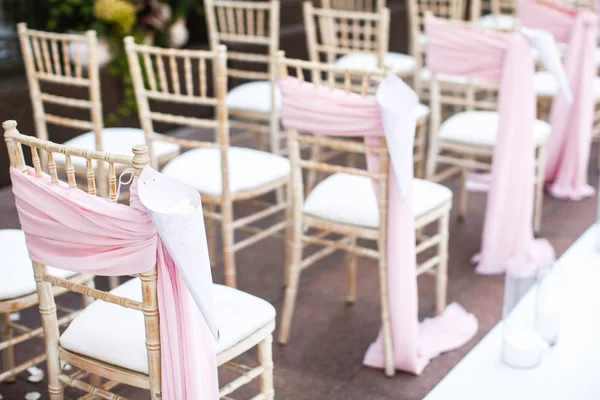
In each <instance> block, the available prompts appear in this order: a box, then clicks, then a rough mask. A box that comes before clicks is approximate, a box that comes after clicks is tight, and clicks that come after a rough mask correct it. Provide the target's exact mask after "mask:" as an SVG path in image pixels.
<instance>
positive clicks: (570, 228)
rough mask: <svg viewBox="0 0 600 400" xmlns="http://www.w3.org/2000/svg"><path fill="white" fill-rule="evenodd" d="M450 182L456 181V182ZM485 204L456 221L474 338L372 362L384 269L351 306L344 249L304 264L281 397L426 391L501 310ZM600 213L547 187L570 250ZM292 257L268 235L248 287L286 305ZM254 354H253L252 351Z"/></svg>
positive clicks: (245, 277) (13, 391)
mask: <svg viewBox="0 0 600 400" xmlns="http://www.w3.org/2000/svg"><path fill="white" fill-rule="evenodd" d="M186 136H187V134H186ZM596 147H597V146H595V148H594V149H593V152H592V160H593V161H592V162H591V163H590V164H591V165H590V182H592V183H593V184H594V186H596V187H597V182H598V174H597V172H596V168H595V166H596V165H597V161H596V158H597V157H598V150H597V148H596ZM446 184H447V185H448V186H449V187H451V188H452V189H453V190H454V189H455V186H456V185H455V182H454V181H449V182H446ZM517 195H518V194H517V193H516V194H515V196H517ZM484 210H485V195H483V194H471V196H470V202H469V214H468V216H467V217H466V219H465V221H463V222H458V221H457V218H456V216H455V211H453V216H452V219H451V225H450V247H449V253H450V260H449V268H448V270H449V287H448V302H449V303H450V302H458V303H460V304H461V305H462V306H464V307H465V308H466V309H467V310H468V311H469V312H472V313H474V314H475V315H476V316H477V318H478V319H479V331H478V333H477V336H476V337H475V338H474V339H473V340H471V341H470V342H469V343H468V344H467V345H465V346H463V347H462V348H460V349H458V350H456V351H452V352H449V353H447V354H444V355H442V356H440V357H438V358H436V359H434V360H433V361H432V362H431V363H430V365H429V366H428V367H427V368H426V369H425V371H424V372H423V373H422V374H421V376H418V377H415V376H412V375H409V374H406V373H402V372H399V373H398V374H397V375H396V376H395V377H393V378H386V377H385V376H384V374H383V372H382V371H379V370H373V369H369V368H365V367H363V366H362V364H361V362H362V358H363V355H364V353H365V351H366V349H367V347H368V346H369V344H370V343H371V341H372V340H374V339H375V337H376V335H377V332H378V330H379V326H380V319H379V300H378V299H379V294H378V277H377V268H376V266H375V263H374V262H373V261H371V260H364V259H362V260H360V261H359V279H358V299H357V302H356V304H354V305H353V306H347V305H346V304H345V303H344V301H343V299H344V296H345V286H346V282H345V272H346V270H345V266H344V259H343V254H342V253H339V252H338V253H336V254H334V255H333V256H331V257H329V258H326V259H325V260H323V261H322V262H320V263H319V264H318V265H315V266H314V267H311V268H309V269H308V270H306V271H305V272H304V273H303V275H302V278H301V283H300V290H299V294H298V300H297V307H296V313H295V316H294V322H293V326H292V334H291V336H290V340H289V344H288V345H287V346H285V347H283V346H280V345H279V344H277V342H276V337H275V341H274V344H273V356H274V363H275V371H274V372H275V397H276V399H293V400H317V399H329V400H355V399H357V400H358V399H368V400H418V399H422V398H423V397H424V396H425V395H426V394H427V393H428V392H429V391H430V390H431V389H432V388H433V387H434V386H435V385H436V383H437V382H439V381H440V380H441V379H442V378H443V377H444V376H445V375H446V374H447V373H448V371H449V370H450V369H451V368H452V367H453V366H454V365H455V364H456V363H457V362H458V361H459V360H460V359H461V358H462V357H463V356H464V355H465V354H466V353H468V352H469V350H470V349H471V348H473V346H474V345H475V344H476V343H477V342H478V341H479V340H480V339H481V338H482V337H483V336H484V335H485V334H486V333H487V332H488V331H489V330H490V329H491V328H492V327H493V326H494V325H495V324H496V323H497V322H498V320H499V319H500V316H501V308H502V295H503V287H504V277H503V276H481V275H476V274H475V273H474V268H473V266H472V265H471V263H470V258H471V256H472V255H473V254H475V253H476V252H477V251H478V249H479V246H480V237H481V230H482V221H483V215H484ZM242 212H243V210H242ZM595 218H596V197H593V198H590V199H586V200H584V201H581V202H573V201H570V202H567V201H560V200H556V199H553V198H551V197H549V196H546V198H545V200H544V212H543V228H542V232H541V235H540V236H541V237H544V238H547V239H549V240H550V242H551V243H552V244H553V245H554V246H555V248H556V251H557V253H558V254H559V255H560V254H561V253H562V252H564V251H565V250H566V249H567V248H568V247H569V246H570V245H571V244H572V243H573V242H574V241H575V240H576V239H577V238H578V237H579V235H580V234H581V233H583V232H584V231H585V230H586V229H587V228H588V227H589V226H590V225H592V224H593V222H594V221H595ZM18 227H19V222H18V218H17V214H16V211H15V207H14V199H13V196H12V193H11V191H10V188H4V189H1V190H0V228H18ZM219 246H220V244H219ZM283 257H284V251H283V243H282V241H281V240H278V239H267V240H265V241H262V242H260V243H259V244H257V245H254V246H252V247H250V248H248V249H246V250H244V251H242V252H241V253H239V254H238V256H237V270H238V288H239V289H241V290H244V291H247V292H249V293H252V294H254V295H256V296H259V297H262V298H264V299H266V300H268V301H270V302H271V303H273V304H274V305H275V307H276V308H277V311H278V312H279V311H280V310H281V308H282V301H283V294H284V292H283V284H282V282H283V259H284V258H283ZM213 274H214V280H215V282H218V283H221V282H223V271H222V266H221V263H220V262H217V266H216V267H215V269H214V270H213ZM96 282H97V286H98V287H99V288H102V289H104V288H106V285H107V281H106V278H103V277H99V278H97V281H96ZM63 301H64V302H65V303H67V304H70V305H71V306H73V307H76V306H78V305H79V301H80V298H79V297H77V296H74V295H73V296H72V295H69V296H67V297H65V298H63ZM419 304H420V309H419V314H420V318H421V319H422V318H425V317H428V316H432V315H433V310H434V280H433V277H430V276H423V277H421V278H419ZM21 320H22V321H23V322H24V323H37V321H38V314H37V309H30V310H27V311H26V312H23V313H22V317H21ZM276 334H277V331H276V332H275V336H276ZM40 351H43V344H42V342H41V340H40V341H33V342H29V343H27V344H24V345H21V346H19V347H18V348H17V356H18V358H22V357H23V356H31V355H33V354H34V353H37V352H40ZM244 357H245V360H246V361H248V362H250V361H251V359H252V358H251V357H248V356H244ZM28 375H29V374H28V373H26V372H25V373H23V374H21V375H20V376H19V377H18V379H17V382H16V383H12V384H11V383H5V384H1V385H0V394H2V395H3V396H4V399H9V400H13V399H14V400H17V399H23V398H24V396H25V394H26V393H27V392H32V391H37V392H40V393H42V399H47V398H48V397H47V394H46V384H47V382H46V381H42V382H40V383H31V382H28V381H27V377H28ZM222 378H223V379H225V378H226V376H225V375H223V376H222ZM465 390H467V391H468V382H465ZM116 393H118V394H120V395H122V396H126V397H128V398H131V399H145V398H147V396H148V395H147V393H145V392H144V391H141V390H137V389H132V388H129V387H125V386H122V387H121V388H120V389H119V390H117V391H116ZM245 394H246V396H245ZM247 394H248V392H245V391H240V392H239V394H238V395H237V396H236V395H235V394H234V396H233V398H239V399H242V398H247V397H248V396H247ZM79 396H81V392H77V391H72V390H68V391H67V395H66V398H67V399H76V398H78V397H79ZM167 400H178V399H167Z"/></svg>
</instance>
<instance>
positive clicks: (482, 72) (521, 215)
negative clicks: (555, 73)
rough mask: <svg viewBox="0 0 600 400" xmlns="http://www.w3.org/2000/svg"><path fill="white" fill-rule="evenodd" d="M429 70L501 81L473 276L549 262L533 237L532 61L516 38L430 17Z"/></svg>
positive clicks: (549, 252) (548, 250) (545, 246)
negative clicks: (513, 263) (512, 262)
mask: <svg viewBox="0 0 600 400" xmlns="http://www.w3.org/2000/svg"><path fill="white" fill-rule="evenodd" d="M425 28H426V32H427V38H428V44H427V65H428V67H429V69H431V71H432V72H433V73H438V74H449V75H456V76H464V77H468V78H482V79H489V80H500V81H501V84H500V93H499V99H498V113H499V124H498V132H497V139H496V145H495V146H494V153H493V159H492V178H491V187H490V190H489V194H488V199H487V205H486V211H485V220H484V226H483V236H482V239H481V241H482V244H481V253H480V254H479V255H477V256H476V257H475V258H474V260H475V261H477V262H478V266H477V272H479V273H482V274H498V273H503V272H504V271H505V269H506V262H507V261H508V259H510V258H512V257H518V258H525V259H531V260H537V259H541V260H540V261H543V260H545V259H550V258H551V257H552V256H553V254H554V251H553V249H552V247H551V246H550V244H549V243H548V242H547V241H546V240H534V238H533V228H532V219H533V197H534V174H535V170H534V164H535V146H534V141H533V125H534V121H535V112H536V110H535V93H534V90H533V70H534V66H533V57H532V52H531V47H530V45H529V43H528V42H527V39H526V38H525V37H524V36H523V35H522V34H520V33H512V34H505V33H500V32H493V31H489V30H485V29H483V28H475V27H463V26H456V25H451V24H449V23H447V22H445V21H442V20H440V19H435V18H428V19H427V20H426V21H425Z"/></svg>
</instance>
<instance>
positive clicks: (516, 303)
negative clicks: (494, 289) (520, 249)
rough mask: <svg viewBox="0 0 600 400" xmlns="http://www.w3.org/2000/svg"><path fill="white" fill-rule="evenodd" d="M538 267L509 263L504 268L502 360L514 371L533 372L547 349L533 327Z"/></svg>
mask: <svg viewBox="0 0 600 400" xmlns="http://www.w3.org/2000/svg"><path fill="white" fill-rule="evenodd" d="M537 270H538V268H537V266H535V265H532V264H530V263H527V262H524V261H522V260H517V259H511V260H509V262H508V264H507V269H506V277H505V284H504V304H503V311H502V322H503V337H502V360H503V361H504V363H506V364H507V365H509V366H511V367H514V368H533V367H535V366H537V365H538V364H539V363H540V362H541V360H542V355H543V351H544V349H545V348H546V347H547V345H546V343H545V342H544V340H543V339H542V337H541V336H540V335H539V333H538V332H537V330H536V328H535V326H536V324H535V320H536V318H535V316H536V301H535V294H536V293H535V292H534V293H532V294H531V295H533V296H534V298H533V299H532V298H526V295H527V294H528V293H529V291H530V290H534V291H535V290H536V283H537V279H538V276H537Z"/></svg>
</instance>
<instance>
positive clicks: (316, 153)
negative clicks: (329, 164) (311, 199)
mask: <svg viewBox="0 0 600 400" xmlns="http://www.w3.org/2000/svg"><path fill="white" fill-rule="evenodd" d="M310 152H311V154H310V161H319V159H320V158H321V147H319V146H317V145H314V146H312V148H311V150H310ZM316 184H317V171H316V170H314V169H311V170H309V171H308V172H307V174H306V185H305V186H304V191H305V192H304V193H305V196H308V194H309V193H310V192H311V191H312V190H313V188H314V187H315V185H316Z"/></svg>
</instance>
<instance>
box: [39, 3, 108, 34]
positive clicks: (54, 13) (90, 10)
mask: <svg viewBox="0 0 600 400" xmlns="http://www.w3.org/2000/svg"><path fill="white" fill-rule="evenodd" d="M94 2H95V1H94V0H49V3H50V15H49V18H48V22H47V24H46V29H48V30H50V31H53V32H67V31H80V32H83V31H86V30H88V29H98V30H100V31H103V30H104V29H99V28H100V25H101V24H98V23H97V21H96V18H95V17H94ZM99 33H100V32H99Z"/></svg>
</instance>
